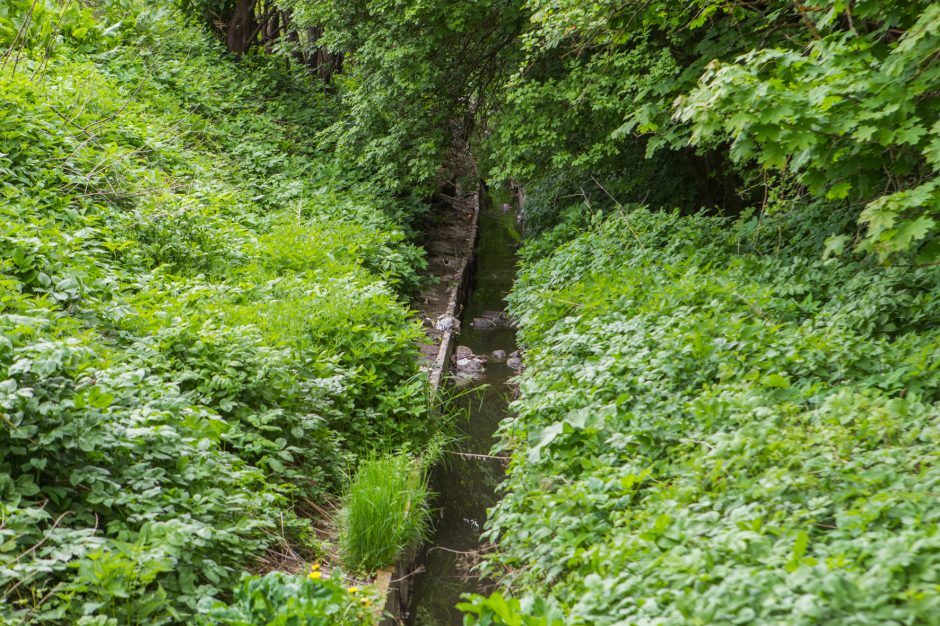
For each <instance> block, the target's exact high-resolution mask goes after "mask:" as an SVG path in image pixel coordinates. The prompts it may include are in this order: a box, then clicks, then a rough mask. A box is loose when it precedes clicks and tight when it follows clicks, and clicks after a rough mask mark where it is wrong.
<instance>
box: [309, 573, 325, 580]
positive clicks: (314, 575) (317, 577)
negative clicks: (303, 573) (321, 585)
mask: <svg viewBox="0 0 940 626" xmlns="http://www.w3.org/2000/svg"><path fill="white" fill-rule="evenodd" d="M322 577H323V574H321V573H320V572H310V573H309V574H307V578H309V579H310V580H320V579H321V578H322Z"/></svg>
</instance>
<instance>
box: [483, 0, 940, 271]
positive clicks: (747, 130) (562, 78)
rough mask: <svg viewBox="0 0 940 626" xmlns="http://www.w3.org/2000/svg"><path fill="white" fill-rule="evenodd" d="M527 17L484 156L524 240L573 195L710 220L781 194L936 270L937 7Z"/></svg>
mask: <svg viewBox="0 0 940 626" xmlns="http://www.w3.org/2000/svg"><path fill="white" fill-rule="evenodd" d="M525 6H526V9H527V10H528V13H529V15H530V16H531V19H530V24H529V26H528V28H527V29H526V30H525V32H524V33H523V35H522V37H521V44H520V45H521V47H522V49H523V50H524V52H525V55H526V56H525V61H524V62H523V64H522V66H521V68H520V69H519V70H518V71H517V72H516V73H515V75H514V76H512V77H511V78H510V79H509V80H508V82H507V83H506V89H505V91H504V93H503V96H504V97H503V104H502V106H501V107H500V109H499V114H498V115H497V116H496V123H495V125H494V128H495V130H494V133H493V135H492V137H491V138H490V140H489V142H488V145H489V149H490V150H492V152H493V154H492V157H491V161H492V164H493V166H492V169H493V172H494V174H495V175H496V176H498V177H513V178H516V179H518V180H520V181H521V182H523V183H525V184H527V185H529V186H530V187H533V188H534V190H535V191H536V193H537V196H538V197H537V201H536V202H533V204H532V206H531V211H530V212H531V213H533V214H534V217H535V218H536V219H535V221H534V223H535V224H536V226H538V225H539V224H540V220H541V221H546V220H545V219H543V218H542V217H541V216H540V215H539V213H545V212H546V211H548V212H551V211H553V210H555V209H556V208H557V207H558V206H564V205H566V204H567V201H565V200H564V198H566V197H570V196H571V195H573V194H580V195H584V196H586V197H589V198H590V199H591V201H594V202H598V201H600V202H606V201H607V200H609V196H610V195H612V196H613V197H615V198H616V199H617V200H618V201H620V202H621V203H628V202H641V203H648V204H650V205H652V206H659V207H663V208H666V209H670V208H673V207H675V206H682V207H685V208H687V209H690V210H697V209H698V208H700V207H705V208H709V209H717V210H718V211H722V212H724V213H725V214H734V213H737V212H739V211H740V210H742V209H743V208H746V207H747V206H749V205H750V206H753V205H757V204H761V203H762V202H764V200H765V199H766V198H767V196H769V195H785V196H786V197H787V198H788V200H789V204H790V205H796V204H807V203H814V204H818V205H820V206H821V207H824V208H825V209H827V210H829V211H842V210H844V209H845V208H851V209H852V210H854V211H855V212H856V213H857V214H858V217H859V222H860V225H861V227H862V229H861V230H862V234H864V235H865V238H864V241H863V242H862V245H860V246H859V249H860V251H862V252H869V251H874V252H876V253H878V254H879V255H880V256H881V257H882V258H887V257H890V256H891V255H894V254H896V253H901V252H904V253H908V252H910V253H913V256H914V258H915V261H916V262H919V263H930V262H933V261H934V260H936V255H937V244H936V243H935V242H936V239H937V237H936V235H937V217H936V216H937V211H938V206H940V199H938V196H937V194H936V172H937V156H936V149H937V139H936V137H937V134H938V131H940V128H938V127H937V123H938V119H940V110H938V108H937V107H938V104H937V98H936V92H937V89H938V87H940V73H938V72H940V70H938V69H937V66H936V63H935V62H934V61H935V59H936V54H937V51H938V49H940V35H938V32H937V24H940V19H938V18H940V13H938V8H937V6H936V4H935V3H931V2H927V1H923V2H908V1H898V2H880V1H878V2H874V1H872V2H867V1H865V2H835V1H829V0H818V1H816V0H814V1H811V2H796V3H793V2H761V3H744V2H740V3H728V2H716V1H712V0H700V1H696V2H686V3H676V2H614V1H610V2H581V1H580V0H563V1H556V0H552V1H545V2H542V1H539V0H533V1H530V2H527V3H526V4H525ZM644 152H645V156H646V159H644V158H643V157H642V156H641V155H642V154H643V153H644ZM559 198H561V201H560V202H559V200H558V199H559ZM555 217H556V215H555V214H554V213H550V214H549V216H548V219H547V222H548V224H549V225H550V224H551V221H552V220H553V219H555ZM850 241H852V238H851V237H848V236H846V237H842V238H839V239H835V240H833V241H832V242H831V247H832V249H841V248H843V247H845V245H846V244H848V243H849V242H850Z"/></svg>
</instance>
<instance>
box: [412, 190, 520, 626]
mask: <svg viewBox="0 0 940 626" xmlns="http://www.w3.org/2000/svg"><path fill="white" fill-rule="evenodd" d="M481 201H482V202H481V207H480V242H479V248H478V254H477V267H476V274H475V277H476V278H475V280H474V282H473V284H472V286H471V290H470V294H469V297H468V302H467V306H466V309H465V311H464V314H463V320H462V327H461V332H460V335H459V337H458V342H457V345H460V346H466V347H468V348H470V349H471V350H472V351H473V353H474V354H478V355H484V356H487V357H488V358H489V356H490V354H491V353H492V352H493V351H495V350H503V351H505V352H506V353H507V354H509V353H511V352H513V351H514V350H515V349H516V337H515V331H514V330H512V329H510V328H495V329H492V330H477V329H474V328H473V327H472V325H471V321H472V320H473V319H474V318H477V317H482V316H484V315H485V314H486V313H487V312H492V311H502V310H504V309H505V306H506V301H505V298H506V295H507V294H508V293H509V290H510V289H511V288H512V284H513V280H514V278H515V274H516V249H517V247H518V245H519V241H520V236H519V231H518V226H517V223H516V211H515V209H514V208H513V209H509V208H504V207H506V206H507V205H506V204H505V203H507V202H509V199H508V196H507V195H504V194H501V193H499V191H498V190H492V191H491V193H490V194H488V195H486V196H484V197H483V198H482V199H481ZM515 373H516V372H515V371H513V370H512V369H511V368H509V367H508V366H507V365H506V362H505V361H495V360H494V359H492V358H489V362H488V363H487V365H486V371H485V374H484V376H483V377H482V378H480V379H479V380H478V381H476V382H475V383H473V385H475V386H476V388H475V389H473V390H471V391H469V392H466V393H464V394H463V395H461V396H460V397H459V398H458V399H457V400H455V402H457V403H458V404H459V405H460V406H459V407H458V408H461V409H463V410H462V411H461V412H460V417H459V418H458V432H459V435H460V443H459V444H457V445H456V446H452V448H458V449H459V450H460V451H462V452H464V453H469V454H480V455H486V454H488V453H489V451H490V448H491V447H492V445H493V443H494V436H493V435H494V433H495V431H496V428H497V426H498V425H499V422H500V420H502V419H503V417H505V415H506V412H507V407H508V404H509V395H510V392H511V390H510V388H509V386H508V385H507V381H508V380H509V379H510V378H511V377H512V376H514V375H515ZM504 470H505V465H504V464H503V462H502V461H500V460H497V459H486V458H475V457H469V456H457V455H450V454H449V455H447V458H446V459H445V462H444V463H442V464H441V465H440V467H438V469H437V470H436V472H435V476H434V486H435V489H436V491H437V492H438V494H439V496H438V498H437V502H436V507H437V508H438V509H439V511H440V514H439V516H438V518H437V522H436V526H435V527H436V531H435V535H434V537H433V540H432V543H431V545H429V546H428V547H427V550H426V555H425V561H424V566H425V570H424V572H423V573H421V574H418V575H417V577H416V580H415V586H414V596H413V598H414V603H413V608H412V611H411V615H410V621H409V623H410V624H412V625H413V626H459V625H461V624H463V617H462V615H461V613H460V611H458V610H457V609H456V608H455V605H456V604H457V603H458V602H460V601H461V600H460V595H461V594H463V593H483V592H486V591H487V589H486V587H487V582H486V581H485V580H482V579H480V578H479V577H478V576H477V575H476V573H475V572H474V571H472V569H471V567H470V566H471V565H472V564H473V563H475V562H476V559H475V558H474V555H475V553H476V551H477V550H478V549H479V547H480V533H481V532H482V530H483V525H484V523H485V522H486V510H487V508H488V507H490V506H492V505H494V504H495V503H496V496H495V489H496V486H497V485H498V484H499V483H500V482H501V481H502V478H503V472H504Z"/></svg>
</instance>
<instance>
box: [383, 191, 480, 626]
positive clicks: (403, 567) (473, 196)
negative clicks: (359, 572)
mask: <svg viewBox="0 0 940 626" xmlns="http://www.w3.org/2000/svg"><path fill="white" fill-rule="evenodd" d="M473 180H474V181H475V184H476V188H475V190H474V191H473V192H471V193H470V194H468V195H464V193H462V192H461V190H460V189H457V192H456V193H455V195H454V199H453V202H461V203H463V202H468V203H470V209H471V210H472V214H473V217H472V220H471V222H470V225H469V230H470V232H469V233H468V235H469V236H468V237H467V240H466V247H465V249H464V250H462V251H460V255H459V257H458V264H457V270H456V272H454V274H453V275H452V276H450V278H452V281H453V282H452V283H451V288H450V291H449V295H448V299H447V307H446V309H445V311H444V313H443V314H444V315H445V316H450V317H452V318H454V319H459V318H460V314H461V313H462V312H463V308H464V305H465V304H466V302H467V296H468V293H469V290H470V280H471V277H472V275H473V270H474V266H475V263H476V254H477V244H478V243H479V238H480V200H481V196H482V191H483V190H482V184H481V183H480V182H479V180H478V179H477V178H474V179H473ZM438 278H439V279H440V280H446V279H447V278H448V277H445V276H439V277H438ZM458 333H459V329H458V328H451V329H448V330H445V331H444V333H443V334H442V335H441V337H440V344H439V346H438V350H437V356H436V357H435V358H434V359H433V361H432V362H431V364H430V366H429V369H428V380H429V381H430V385H431V393H432V394H434V396H435V397H436V396H437V391H438V389H439V388H440V385H441V384H442V382H443V380H444V376H445V375H446V374H447V372H448V370H449V369H450V357H451V355H452V354H453V352H454V348H455V347H456V344H457V334H458ZM421 552H422V551H421V549H420V548H419V547H416V548H413V549H411V550H410V551H409V552H408V553H407V554H406V555H405V556H404V557H402V558H401V559H400V560H399V561H398V563H396V564H395V565H393V566H389V567H386V568H383V569H381V570H379V572H378V573H377V574H376V580H375V583H374V585H375V587H376V589H377V590H378V592H379V594H380V595H381V596H384V597H385V598H386V602H385V605H384V606H381V603H379V606H378V607H377V608H379V611H378V612H377V615H376V620H377V624H378V625H379V626H398V625H399V624H402V623H403V620H404V618H405V616H406V615H407V612H408V611H409V610H410V607H411V600H412V587H413V581H414V574H415V573H416V570H417V569H418V567H420V563H419V561H420V554H421ZM384 615H390V616H391V617H383V616H384Z"/></svg>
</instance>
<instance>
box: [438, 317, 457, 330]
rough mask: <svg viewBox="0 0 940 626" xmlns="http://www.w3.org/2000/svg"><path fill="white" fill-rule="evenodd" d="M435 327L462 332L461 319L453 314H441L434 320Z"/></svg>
mask: <svg viewBox="0 0 940 626" xmlns="http://www.w3.org/2000/svg"><path fill="white" fill-rule="evenodd" d="M434 328H436V329H437V330H441V331H444V332H447V331H448V330H452V331H454V332H460V320H458V319H457V318H456V317H454V316H453V315H441V316H440V317H438V318H437V319H436V320H434Z"/></svg>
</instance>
